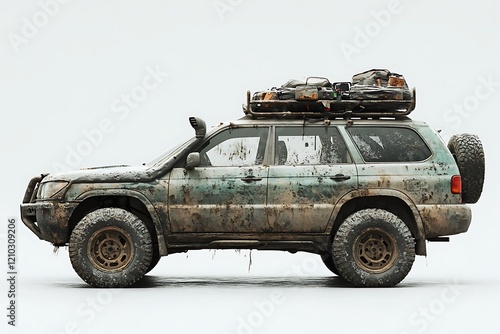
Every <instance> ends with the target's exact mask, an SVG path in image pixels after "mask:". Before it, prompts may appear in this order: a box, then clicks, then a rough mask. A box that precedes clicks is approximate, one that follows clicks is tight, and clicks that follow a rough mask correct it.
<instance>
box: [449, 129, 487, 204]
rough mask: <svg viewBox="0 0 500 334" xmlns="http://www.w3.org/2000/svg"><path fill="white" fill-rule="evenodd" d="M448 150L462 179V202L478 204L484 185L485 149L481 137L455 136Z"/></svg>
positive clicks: (463, 134)
mask: <svg viewBox="0 0 500 334" xmlns="http://www.w3.org/2000/svg"><path fill="white" fill-rule="evenodd" d="M448 148H449V150H450V152H451V154H453V157H454V158H455V161H456V162H457V166H458V169H459V170H460V175H461V177H462V201H463V202H464V203H471V204H472V203H476V202H477V201H478V200H479V198H480V197H481V193H482V192H483V184H484V173H485V161H484V149H483V145H482V143H481V141H480V140H479V137H478V136H476V135H471V134H468V133H462V134H459V135H454V136H452V137H451V138H450V141H449V142H448Z"/></svg>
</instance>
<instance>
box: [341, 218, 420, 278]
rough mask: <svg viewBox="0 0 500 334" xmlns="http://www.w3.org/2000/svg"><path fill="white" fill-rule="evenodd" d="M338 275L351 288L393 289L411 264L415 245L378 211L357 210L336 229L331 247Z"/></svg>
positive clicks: (398, 224)
mask: <svg viewBox="0 0 500 334" xmlns="http://www.w3.org/2000/svg"><path fill="white" fill-rule="evenodd" d="M332 257H333V263H335V265H336V267H337V269H338V271H339V275H340V276H342V277H343V278H344V279H345V280H347V281H348V282H350V283H352V284H353V285H355V286H363V287H381V286H394V285H396V284H398V283H399V282H401V281H402V280H403V279H404V278H405V277H406V275H407V274H408V273H409V272H410V269H411V267H412V265H413V261H414V260H415V241H414V239H413V237H412V235H411V232H410V230H409V229H408V226H406V224H405V223H404V222H403V221H402V220H401V219H400V218H398V217H397V216H396V215H394V214H392V213H390V212H388V211H385V210H381V209H365V210H360V211H358V212H356V213H354V214H352V215H350V216H349V217H347V219H346V220H345V221H344V222H343V223H342V224H341V225H340V227H339V230H338V231H337V233H336V235H335V238H334V239H333V244H332Z"/></svg>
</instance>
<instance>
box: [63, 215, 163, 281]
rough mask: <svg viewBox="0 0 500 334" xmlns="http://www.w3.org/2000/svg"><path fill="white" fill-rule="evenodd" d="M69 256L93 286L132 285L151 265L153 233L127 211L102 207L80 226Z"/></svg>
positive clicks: (77, 271) (75, 231) (84, 278)
mask: <svg viewBox="0 0 500 334" xmlns="http://www.w3.org/2000/svg"><path fill="white" fill-rule="evenodd" d="M69 255H70V260H71V264H72V265H73V268H74V269H75V271H76V273H77V274H78V275H79V276H80V277H81V278H82V279H83V280H84V281H85V282H87V283H88V284H90V285H91V286H93V287H98V288H104V287H105V288H114V287H128V286H131V285H132V284H134V283H135V282H137V281H138V280H140V279H141V278H142V277H143V276H144V274H145V273H146V271H147V270H148V268H149V266H150V265H151V261H152V257H153V248H152V242H151V235H150V233H149V232H148V229H147V227H146V225H145V224H144V223H143V222H142V221H141V220H140V219H139V218H138V217H137V216H135V215H133V214H132V213H130V212H128V211H126V210H123V209H119V208H104V209H98V210H95V211H93V212H91V213H89V214H87V215H86V216H85V217H84V218H83V219H82V220H81V221H80V222H79V223H78V224H77V225H76V227H75V229H74V230H73V232H72V233H71V237H70V241H69Z"/></svg>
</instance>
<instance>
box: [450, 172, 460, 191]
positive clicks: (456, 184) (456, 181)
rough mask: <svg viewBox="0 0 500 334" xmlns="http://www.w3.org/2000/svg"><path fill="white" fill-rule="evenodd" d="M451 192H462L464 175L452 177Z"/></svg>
mask: <svg viewBox="0 0 500 334" xmlns="http://www.w3.org/2000/svg"><path fill="white" fill-rule="evenodd" d="M451 193H452V194H461V193H462V177H461V176H460V175H453V176H452V177H451Z"/></svg>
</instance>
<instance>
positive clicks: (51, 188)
mask: <svg viewBox="0 0 500 334" xmlns="http://www.w3.org/2000/svg"><path fill="white" fill-rule="evenodd" d="M68 184H69V182H67V181H49V182H46V183H42V185H41V187H40V191H39V192H38V196H37V197H38V198H39V199H47V198H52V197H54V196H56V195H57V194H58V193H59V196H56V197H55V198H60V197H61V195H62V192H61V190H63V189H64V187H66V186H67V185H68Z"/></svg>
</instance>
